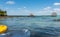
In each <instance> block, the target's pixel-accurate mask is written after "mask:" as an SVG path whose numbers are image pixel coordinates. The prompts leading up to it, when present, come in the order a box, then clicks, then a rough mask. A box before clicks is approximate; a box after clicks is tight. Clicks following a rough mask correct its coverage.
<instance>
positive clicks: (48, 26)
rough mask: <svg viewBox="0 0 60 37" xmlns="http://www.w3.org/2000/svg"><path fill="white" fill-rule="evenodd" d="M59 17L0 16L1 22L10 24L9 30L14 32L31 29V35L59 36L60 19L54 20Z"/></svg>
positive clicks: (34, 36)
mask: <svg viewBox="0 0 60 37" xmlns="http://www.w3.org/2000/svg"><path fill="white" fill-rule="evenodd" d="M59 18H60V17H59V16H58V17H47V16H45V17H6V18H0V24H5V25H7V26H8V31H7V32H9V31H11V30H12V31H13V32H12V33H13V34H15V33H17V34H18V35H19V32H17V30H18V31H19V30H21V29H28V30H29V31H30V37H59V36H60V21H53V20H54V19H59ZM14 31H15V32H14ZM10 33H11V32H10ZM14 36H15V35H14ZM14 36H13V37H14ZM26 36H27V35H26ZM19 37H20V36H19Z"/></svg>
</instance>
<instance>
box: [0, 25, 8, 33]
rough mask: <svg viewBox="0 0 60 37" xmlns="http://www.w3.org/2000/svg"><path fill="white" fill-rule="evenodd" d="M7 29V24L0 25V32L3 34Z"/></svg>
mask: <svg viewBox="0 0 60 37" xmlns="http://www.w3.org/2000/svg"><path fill="white" fill-rule="evenodd" d="M6 31H7V26H6V25H0V34H3V33H5V32H6Z"/></svg>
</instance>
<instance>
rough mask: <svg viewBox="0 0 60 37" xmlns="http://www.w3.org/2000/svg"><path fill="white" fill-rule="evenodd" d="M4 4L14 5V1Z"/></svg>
mask: <svg viewBox="0 0 60 37" xmlns="http://www.w3.org/2000/svg"><path fill="white" fill-rule="evenodd" d="M6 4H15V2H14V1H7V2H6Z"/></svg>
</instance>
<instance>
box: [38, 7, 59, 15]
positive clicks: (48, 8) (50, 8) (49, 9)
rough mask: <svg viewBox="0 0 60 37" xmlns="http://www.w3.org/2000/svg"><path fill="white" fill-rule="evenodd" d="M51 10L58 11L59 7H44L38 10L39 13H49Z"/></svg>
mask: <svg viewBox="0 0 60 37" xmlns="http://www.w3.org/2000/svg"><path fill="white" fill-rule="evenodd" d="M52 12H56V13H57V14H59V13H60V8H52V7H46V8H43V9H42V10H40V11H39V14H41V15H51V13H52Z"/></svg>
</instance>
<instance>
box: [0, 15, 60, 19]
mask: <svg viewBox="0 0 60 37" xmlns="http://www.w3.org/2000/svg"><path fill="white" fill-rule="evenodd" d="M49 16H50V17H56V16H51V15H40V16H38V15H35V16H28V15H8V16H0V18H2V17H49ZM58 16H59V15H58Z"/></svg>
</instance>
